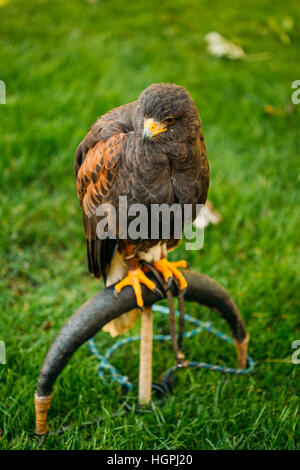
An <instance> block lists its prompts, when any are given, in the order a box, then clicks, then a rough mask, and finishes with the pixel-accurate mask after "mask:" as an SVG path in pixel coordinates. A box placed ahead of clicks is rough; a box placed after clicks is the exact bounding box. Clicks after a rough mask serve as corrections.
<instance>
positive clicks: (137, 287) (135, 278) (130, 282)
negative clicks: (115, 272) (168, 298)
mask: <svg viewBox="0 0 300 470" xmlns="http://www.w3.org/2000/svg"><path fill="white" fill-rule="evenodd" d="M141 284H144V285H145V286H147V287H148V289H150V290H152V291H153V292H158V293H160V294H161V296H163V295H162V293H161V292H160V291H159V289H157V287H156V285H155V284H154V282H153V281H151V280H150V279H149V278H148V277H147V276H146V274H145V273H144V272H143V271H142V269H141V268H140V267H136V268H134V269H129V270H128V275H127V276H126V277H125V278H124V279H122V281H120V282H118V284H116V285H115V293H116V295H117V294H119V293H120V292H121V290H122V289H123V287H126V286H131V287H132V288H133V290H134V293H135V297H136V303H137V306H138V307H140V308H141V309H143V306H144V301H143V297H142V288H141Z"/></svg>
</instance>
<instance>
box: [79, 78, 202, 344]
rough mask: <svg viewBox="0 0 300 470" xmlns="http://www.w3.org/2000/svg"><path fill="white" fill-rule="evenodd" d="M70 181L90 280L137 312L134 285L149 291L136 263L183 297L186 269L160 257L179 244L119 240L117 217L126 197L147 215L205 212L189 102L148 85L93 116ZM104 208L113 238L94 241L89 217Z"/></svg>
mask: <svg viewBox="0 0 300 470" xmlns="http://www.w3.org/2000/svg"><path fill="white" fill-rule="evenodd" d="M75 177H76V184H77V193H78V197H79V200H80V204H81V208H82V212H83V224H84V230H85V236H86V239H87V256H88V266H89V271H90V272H91V273H92V274H93V275H94V276H95V277H96V278H101V277H103V278H104V282H105V285H106V286H109V285H112V284H115V283H117V284H116V285H115V292H116V293H119V292H120V291H121V289H123V288H124V287H125V286H132V288H133V289H134V292H135V296H136V301H137V306H138V307H139V308H142V307H143V298H142V293H141V284H144V285H146V286H147V287H148V288H149V289H151V290H155V289H156V287H155V284H154V282H152V281H151V280H150V279H149V278H148V277H147V276H146V274H145V267H144V265H143V263H142V262H143V260H144V261H147V262H148V263H151V264H152V265H153V266H154V267H155V269H156V270H157V271H159V272H160V273H161V274H162V276H163V278H164V280H165V281H166V282H168V283H170V280H172V279H173V278H175V279H177V281H178V285H179V289H181V290H184V289H185V288H186V281H185V278H184V276H183V275H182V273H181V272H180V270H179V269H178V268H184V267H186V262H185V261H184V260H182V261H177V262H173V263H172V262H169V261H168V260H167V252H168V251H169V250H170V249H172V248H174V247H176V245H177V244H178V240H177V239H174V236H173V235H174V234H173V232H172V231H171V232H170V237H169V239H164V238H163V237H162V233H161V231H160V232H159V237H158V238H156V239H151V237H150V236H149V238H148V239H142V238H137V239H136V238H134V239H131V238H130V236H128V238H127V239H124V238H121V237H120V236H119V235H120V234H119V232H118V230H119V228H120V220H119V218H120V216H119V211H118V209H119V208H120V207H119V205H120V196H126V198H127V205H128V207H130V206H131V205H132V204H144V205H145V206H146V208H148V209H149V211H150V208H151V205H153V204H159V205H161V204H166V205H168V206H172V205H173V204H174V203H177V204H180V206H183V205H184V204H190V205H191V206H192V208H193V216H194V217H196V215H197V214H196V212H195V208H196V204H205V202H206V199H207V192H208V186H209V167H208V162H207V158H206V147H205V143H204V136H203V133H202V131H201V120H200V118H199V114H198V111H197V108H196V105H195V103H194V101H193V99H192V97H191V96H190V94H189V93H188V92H187V91H186V90H185V89H184V88H183V87H181V86H178V85H174V84H169V83H160V84H153V85H151V86H149V87H148V88H146V89H145V90H144V91H143V92H142V93H141V94H140V95H139V97H138V99H137V101H134V102H131V103H128V104H125V105H123V106H120V107H118V108H115V109H113V110H111V111H109V112H108V113H106V114H104V115H103V116H100V117H99V118H98V120H97V121H96V122H95V123H94V124H93V125H92V126H91V128H90V130H89V132H88V134H87V135H86V137H85V138H84V139H83V140H82V142H81V143H80V144H79V146H78V148H77V151H76V157H75ZM103 204H110V205H112V206H113V207H114V208H115V209H116V214H117V219H118V220H117V221H116V227H117V230H116V231H117V233H116V237H115V238H111V237H107V238H105V239H102V237H100V238H99V236H98V235H99V234H98V235H97V224H98V223H99V220H100V219H101V217H100V216H98V214H96V211H97V208H98V206H100V205H103ZM129 221H130V218H129V217H128V218H127V222H126V223H128V224H129ZM161 222H162V221H161V219H160V223H161ZM181 228H183V221H182V227H181ZM138 313H139V310H137V309H135V311H131V312H129V313H128V314H124V315H122V316H120V317H119V318H117V319H115V320H113V321H112V322H110V323H109V324H108V325H106V328H105V330H106V331H109V332H110V333H111V335H112V336H115V335H116V334H119V333H121V332H124V331H126V329H128V327H131V326H132V324H134V323H135V320H136V318H137V316H138Z"/></svg>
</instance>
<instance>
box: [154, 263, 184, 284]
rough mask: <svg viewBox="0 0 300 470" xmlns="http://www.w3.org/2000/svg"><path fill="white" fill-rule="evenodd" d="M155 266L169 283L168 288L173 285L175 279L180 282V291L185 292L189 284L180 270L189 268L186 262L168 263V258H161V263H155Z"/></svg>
mask: <svg viewBox="0 0 300 470" xmlns="http://www.w3.org/2000/svg"><path fill="white" fill-rule="evenodd" d="M153 266H154V267H155V269H157V271H159V272H160V273H161V274H162V276H163V278H164V280H165V282H166V283H167V288H169V287H170V286H171V284H172V280H173V278H175V279H176V280H177V281H178V284H179V290H180V291H184V290H185V289H186V287H187V282H186V280H185V277H184V276H183V274H182V273H181V272H180V271H179V269H178V268H187V266H188V264H187V262H186V261H185V260H181V261H175V262H172V261H168V260H167V258H161V259H160V260H159V261H156V262H155V263H153Z"/></svg>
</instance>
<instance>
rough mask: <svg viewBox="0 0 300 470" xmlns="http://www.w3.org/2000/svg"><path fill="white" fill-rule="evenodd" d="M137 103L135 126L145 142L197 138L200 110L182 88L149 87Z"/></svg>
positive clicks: (185, 140)
mask: <svg viewBox="0 0 300 470" xmlns="http://www.w3.org/2000/svg"><path fill="white" fill-rule="evenodd" d="M137 103H138V107H137V115H136V127H137V130H138V132H140V133H142V135H143V140H144V142H145V141H150V142H163V141H167V140H172V141H174V142H188V141H192V140H194V139H196V137H197V136H198V134H199V130H200V127H201V121H200V118H199V115H198V111H197V108H196V106H195V103H194V101H193V99H192V97H191V96H190V94H189V93H188V92H187V91H186V90H185V89H184V88H183V87H181V86H178V85H173V84H171V83H159V84H153V85H150V86H149V87H148V88H146V90H144V91H143V92H142V93H141V94H140V96H139V98H138V102H137Z"/></svg>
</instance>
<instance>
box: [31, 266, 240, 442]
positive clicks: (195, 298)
mask: <svg viewBox="0 0 300 470" xmlns="http://www.w3.org/2000/svg"><path fill="white" fill-rule="evenodd" d="M183 274H184V276H185V278H186V281H187V283H188V287H187V290H186V293H185V300H186V301H190V302H198V303H199V304H200V305H204V306H207V307H210V308H211V309H213V310H215V311H217V312H218V313H219V314H220V315H221V317H222V318H224V319H225V320H226V321H227V323H228V325H229V327H230V329H231V332H232V335H233V338H234V341H235V344H236V349H237V356H238V365H239V368H244V367H245V366H246V362H247V357H246V355H247V348H248V340H249V336H248V335H247V332H246V328H245V324H244V322H243V320H242V317H241V314H240V312H239V309H238V308H237V306H236V304H235V303H234V301H233V299H232V298H231V296H230V295H229V293H228V292H227V291H226V290H225V289H224V288H223V287H222V286H221V285H220V284H218V283H217V282H215V281H214V280H213V279H211V278H209V277H208V276H205V275H204V274H199V273H196V272H193V271H184V272H183ZM149 277H150V278H151V279H152V280H153V281H154V282H157V281H156V279H155V278H154V277H153V276H152V274H151V273H149ZM171 289H172V293H173V295H174V296H176V295H177V294H178V292H177V289H176V286H175V285H172V287H171ZM142 294H143V299H144V304H145V306H146V307H145V309H144V312H143V314H142V326H141V328H142V329H141V346H140V347H141V354H140V375H139V402H140V403H141V404H148V403H149V402H150V396H151V381H152V310H151V305H153V304H154V303H155V302H158V301H159V300H161V297H160V295H159V294H158V293H156V292H151V291H150V290H148V289H147V288H146V287H144V286H143V287H142ZM135 306H136V300H135V295H134V293H133V290H132V289H131V287H126V288H124V289H122V291H121V292H120V294H119V295H118V297H117V298H115V296H114V290H113V286H110V287H108V288H106V289H103V290H101V291H99V292H98V293H96V294H95V295H94V296H93V297H92V298H91V299H90V300H88V301H87V302H86V303H85V304H83V305H82V306H81V307H80V308H79V310H77V312H75V313H74V314H73V315H72V316H71V317H70V319H69V320H68V321H67V323H66V324H65V325H64V326H63V327H62V328H61V330H60V332H59V333H58V335H57V337H56V339H55V340H54V342H53V344H52V346H51V347H50V349H49V351H48V354H47V356H46V359H45V361H44V364H43V366H42V368H41V371H40V375H39V379H38V384H37V389H36V392H35V397H34V400H35V413H36V433H37V434H39V435H44V434H47V433H48V426H47V413H48V410H49V408H50V404H51V398H52V390H53V386H54V383H55V381H56V379H57V377H58V376H59V374H60V373H61V372H62V370H63V369H64V368H65V366H66V365H67V364H68V362H69V360H70V359H71V357H72V356H73V354H74V353H75V352H76V351H77V349H78V348H79V347H80V346H81V345H82V344H83V343H85V342H86V341H88V340H89V339H91V338H92V337H94V336H95V335H96V333H98V331H99V330H101V328H102V327H103V326H104V325H105V324H106V323H108V322H110V321H111V320H113V319H114V318H116V317H118V316H119V315H122V314H123V313H125V312H128V311H129V310H131V309H133V308H134V307H135ZM147 307H148V308H147Z"/></svg>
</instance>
